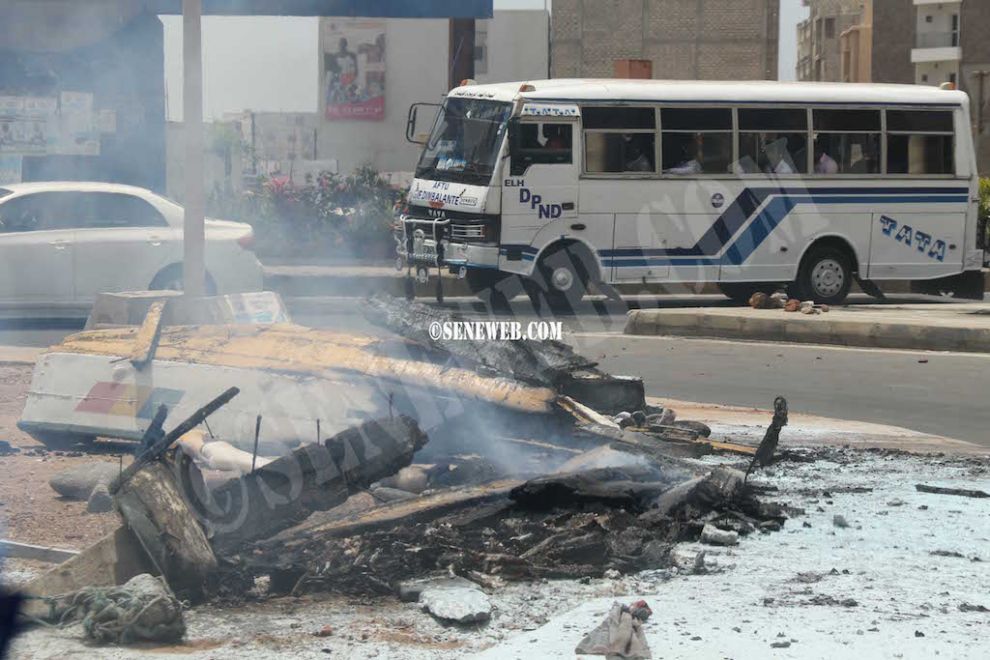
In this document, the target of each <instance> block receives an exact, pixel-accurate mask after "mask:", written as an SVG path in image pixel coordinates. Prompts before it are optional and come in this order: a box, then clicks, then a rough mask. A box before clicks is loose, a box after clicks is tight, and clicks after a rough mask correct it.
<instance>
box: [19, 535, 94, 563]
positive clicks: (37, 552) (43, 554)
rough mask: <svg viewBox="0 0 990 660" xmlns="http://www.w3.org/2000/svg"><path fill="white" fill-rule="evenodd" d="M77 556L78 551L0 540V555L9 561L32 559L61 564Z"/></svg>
mask: <svg viewBox="0 0 990 660" xmlns="http://www.w3.org/2000/svg"><path fill="white" fill-rule="evenodd" d="M78 554H79V551H78V550H67V549H63V548H49V547H46V546H43V545H31V544H30V543H18V542H17V541H8V540H7V539H0V555H2V556H4V557H9V558H11V559H33V560H35V561H45V562H48V563H50V564H61V563H62V562H63V561H66V560H67V559H72V558H73V557H75V556H76V555H78Z"/></svg>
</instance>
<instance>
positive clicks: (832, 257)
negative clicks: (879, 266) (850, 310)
mask: <svg viewBox="0 0 990 660" xmlns="http://www.w3.org/2000/svg"><path fill="white" fill-rule="evenodd" d="M852 283H853V259H852V256H851V255H850V254H849V252H848V250H844V249H842V248H840V247H836V246H834V245H816V246H812V248H811V249H810V250H809V251H808V253H807V254H806V255H805V256H804V259H802V260H801V267H800V268H799V269H798V277H797V281H796V282H794V286H793V290H794V292H795V293H797V294H798V296H797V297H798V298H799V299H801V300H813V301H815V302H816V303H819V304H823V305H841V304H842V303H843V302H844V301H845V299H846V296H848V295H849V289H850V287H851V286H852Z"/></svg>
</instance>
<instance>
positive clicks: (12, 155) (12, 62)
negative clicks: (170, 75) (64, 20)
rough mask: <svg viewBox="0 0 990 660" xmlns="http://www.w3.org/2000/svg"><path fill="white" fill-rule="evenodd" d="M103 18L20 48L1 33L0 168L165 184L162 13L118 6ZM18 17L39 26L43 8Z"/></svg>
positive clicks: (1, 171) (33, 177) (53, 176)
mask: <svg viewBox="0 0 990 660" xmlns="http://www.w3.org/2000/svg"><path fill="white" fill-rule="evenodd" d="M103 18H104V19H105V20H106V22H107V26H106V27H107V30H106V33H105V35H101V37H102V38H99V39H96V40H94V41H92V42H89V43H85V44H83V45H79V43H78V40H75V41H74V40H65V41H60V42H54V41H48V42H44V43H40V42H39V43H36V44H34V45H35V48H34V49H30V50H29V49H26V48H25V47H24V46H18V47H17V48H14V47H13V46H14V44H15V42H14V41H12V40H9V39H5V40H3V41H0V176H2V177H4V178H7V179H12V178H14V177H15V176H16V177H18V178H20V179H21V180H23V181H45V180H95V181H113V182H118V183H130V184H134V185H139V186H144V187H148V188H152V189H154V190H162V191H163V190H164V188H165V94H164V88H165V82H164V63H163V57H164V55H163V45H162V25H161V21H159V20H158V17H157V16H155V15H152V14H138V15H137V16H133V17H127V18H128V20H126V21H125V18H124V17H120V16H118V17H116V18H115V19H114V20H115V21H116V20H119V21H122V22H123V25H122V26H117V24H116V23H115V22H113V21H111V19H110V18H107V17H103ZM29 19H31V20H35V21H37V22H39V23H40V24H41V25H34V26H33V24H32V23H31V20H29ZM22 20H23V23H22V30H23V31H31V30H44V25H43V24H44V23H45V14H43V13H40V14H25V15H24V17H22ZM5 46H6V49H5V48H4V47H5ZM16 161H19V162H16ZM8 182H10V181H8Z"/></svg>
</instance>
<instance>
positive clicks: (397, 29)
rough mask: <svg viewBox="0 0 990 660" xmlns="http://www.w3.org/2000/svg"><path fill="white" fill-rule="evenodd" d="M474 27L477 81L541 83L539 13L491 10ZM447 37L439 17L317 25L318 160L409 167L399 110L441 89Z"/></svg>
mask: <svg viewBox="0 0 990 660" xmlns="http://www.w3.org/2000/svg"><path fill="white" fill-rule="evenodd" d="M477 26H478V27H477V29H478V31H479V32H482V33H484V35H485V36H484V43H483V48H476V65H478V64H482V63H483V64H484V72H482V71H479V73H478V74H477V75H476V78H477V80H478V81H479V82H505V81H510V80H531V79H538V78H545V77H546V75H547V73H546V72H547V58H548V54H547V53H548V43H547V29H548V16H547V14H546V12H544V11H535V10H521V11H504V12H498V11H497V12H495V16H494V18H492V19H488V20H482V21H478V23H477ZM449 36H450V35H449V24H448V21H446V20H442V19H386V20H376V21H369V20H364V19H342V18H332V19H331V18H324V19H321V22H320V48H319V53H320V58H321V66H320V79H319V85H320V87H319V88H320V96H321V100H320V108H319V112H318V114H319V126H318V136H317V141H318V145H317V146H318V149H317V151H318V153H319V158H321V159H331V160H334V161H336V162H337V163H338V167H339V169H340V172H341V173H348V172H351V171H352V170H353V169H354V168H356V167H358V166H360V165H364V164H370V165H371V166H373V167H374V168H375V169H377V170H379V171H382V172H409V171H411V170H413V169H415V166H416V161H417V159H418V158H419V153H420V150H421V147H420V146H419V145H415V144H411V143H409V142H406V138H405V134H406V116H407V112H408V110H409V106H410V105H411V104H413V103H417V102H434V103H439V102H440V101H442V100H443V97H444V94H446V92H447V91H448V90H447V82H448V81H447V71H448V66H449V55H450V53H449V50H450V49H449V40H450V39H449ZM342 40H345V41H346V43H343V42H342ZM476 45H482V44H476Z"/></svg>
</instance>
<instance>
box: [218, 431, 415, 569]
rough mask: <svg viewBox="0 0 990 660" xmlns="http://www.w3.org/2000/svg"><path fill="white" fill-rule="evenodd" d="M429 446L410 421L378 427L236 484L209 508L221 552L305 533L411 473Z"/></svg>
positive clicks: (302, 452)
mask: <svg viewBox="0 0 990 660" xmlns="http://www.w3.org/2000/svg"><path fill="white" fill-rule="evenodd" d="M426 442H427V437H426V435H425V434H424V433H423V432H422V431H421V430H420V429H419V426H418V425H417V424H416V422H415V421H414V420H413V419H411V418H409V417H403V416H398V417H395V418H393V419H384V420H375V421H370V422H365V423H364V424H361V425H360V426H355V427H353V428H350V429H347V430H346V431H343V432H341V433H338V434H337V435H335V436H333V437H331V438H328V439H327V440H325V441H324V442H323V444H310V445H305V446H303V447H300V448H299V449H296V450H295V451H294V452H292V453H291V454H289V455H288V456H283V457H282V458H279V459H277V460H275V461H272V462H271V463H269V464H267V465H265V466H264V467H261V468H258V469H257V470H255V471H254V472H252V473H251V474H249V475H246V476H244V477H241V478H239V479H233V480H231V481H229V482H227V483H226V484H224V485H222V486H220V487H219V488H218V489H216V490H215V491H214V492H213V493H212V497H211V498H210V501H208V502H205V503H204V505H203V507H202V508H203V510H204V511H205V516H206V519H207V522H208V524H209V525H210V526H211V527H212V529H213V532H214V536H213V543H214V546H215V547H216V548H217V549H218V551H219V552H229V551H233V550H235V549H236V548H238V547H241V546H243V545H244V544H246V543H249V542H251V541H256V540H260V539H265V538H269V537H271V536H274V535H275V534H277V533H278V532H281V531H282V530H284V529H288V528H290V527H293V526H295V525H298V524H299V523H301V522H302V521H303V520H305V519H306V518H307V517H308V516H309V515H310V514H311V513H312V512H313V511H326V510H329V509H331V508H333V507H335V506H337V505H339V504H341V503H343V502H344V501H345V500H346V499H347V498H348V497H349V496H350V495H352V494H354V493H356V492H358V491H361V490H363V489H366V488H367V487H368V486H370V485H371V484H372V483H373V482H375V481H378V480H380V479H383V478H384V477H387V476H389V475H392V474H395V473H396V472H398V471H399V470H400V469H402V468H403V467H405V466H407V465H409V464H410V463H411V462H412V457H413V454H414V453H416V451H417V450H419V449H420V448H421V447H423V446H424V445H425V444H426Z"/></svg>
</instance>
